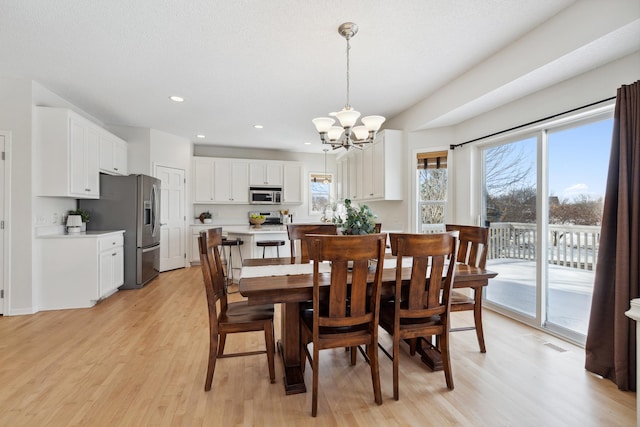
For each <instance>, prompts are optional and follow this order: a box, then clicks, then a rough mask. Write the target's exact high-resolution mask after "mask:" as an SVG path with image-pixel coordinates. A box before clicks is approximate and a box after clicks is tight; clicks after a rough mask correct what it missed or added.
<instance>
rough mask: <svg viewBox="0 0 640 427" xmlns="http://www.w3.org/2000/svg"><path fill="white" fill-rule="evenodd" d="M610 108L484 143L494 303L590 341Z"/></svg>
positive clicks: (489, 296)
mask: <svg viewBox="0 0 640 427" xmlns="http://www.w3.org/2000/svg"><path fill="white" fill-rule="evenodd" d="M610 116H611V113H610V112H607V113H602V114H599V115H597V116H592V117H588V118H584V119H581V120H573V121H570V122H568V121H565V122H564V123H562V124H556V125H554V126H548V127H540V128H538V129H536V130H535V131H532V132H531V133H530V134H528V135H525V136H523V137H520V138H514V139H512V140H504V141H500V142H495V143H494V144H493V145H486V146H484V147H483V148H482V149H481V152H482V161H483V186H484V195H483V216H484V221H485V224H486V225H487V226H488V227H489V228H490V244H489V256H488V261H487V268H489V269H491V270H494V271H497V272H498V273H499V274H498V277H496V279H493V280H492V281H491V283H490V286H488V287H487V289H486V291H485V301H486V303H487V305H489V306H492V307H493V308H495V309H497V310H499V311H502V312H504V313H506V314H509V315H511V316H513V317H516V318H519V319H521V320H523V321H525V322H527V323H530V324H532V325H534V326H538V327H542V328H546V329H549V330H551V331H553V332H554V333H557V334H560V335H562V336H564V337H566V338H568V339H571V340H572V341H575V342H578V343H581V342H584V339H585V335H586V330H587V325H588V320H589V310H590V306H591V295H592V287H593V278H594V270H595V261H596V257H597V252H598V243H599V237H600V218H601V213H602V204H603V198H604V188H605V185H606V173H607V167H608V159H609V150H610V145H611V129H612V119H611V118H610Z"/></svg>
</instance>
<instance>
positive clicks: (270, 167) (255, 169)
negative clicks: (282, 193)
mask: <svg viewBox="0 0 640 427" xmlns="http://www.w3.org/2000/svg"><path fill="white" fill-rule="evenodd" d="M282 174H283V168H282V163H281V162H268V161H258V162H256V161H251V163H249V185H274V186H275V185H277V186H282V184H283V176H282Z"/></svg>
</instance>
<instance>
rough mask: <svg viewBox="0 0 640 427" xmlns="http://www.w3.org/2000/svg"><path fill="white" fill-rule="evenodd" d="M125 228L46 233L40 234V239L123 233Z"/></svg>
mask: <svg viewBox="0 0 640 427" xmlns="http://www.w3.org/2000/svg"><path fill="white" fill-rule="evenodd" d="M124 232H125V231H124V230H113V231H96V230H92V231H82V232H80V233H64V234H45V235H43V236H38V238H39V239H82V238H88V237H90V238H95V237H104V236H109V235H112V234H122V233H124Z"/></svg>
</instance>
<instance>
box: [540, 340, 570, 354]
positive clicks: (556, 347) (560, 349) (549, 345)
mask: <svg viewBox="0 0 640 427" xmlns="http://www.w3.org/2000/svg"><path fill="white" fill-rule="evenodd" d="M544 345H546V346H547V347H549V348H552V349H554V350H555V351H558V352H560V353H564V352H566V351H567V350H565V349H564V348H562V347H560V346H557V345H555V344H551V343H550V342H546V343H544Z"/></svg>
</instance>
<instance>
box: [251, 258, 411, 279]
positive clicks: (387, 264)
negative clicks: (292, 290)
mask: <svg viewBox="0 0 640 427" xmlns="http://www.w3.org/2000/svg"><path fill="white" fill-rule="evenodd" d="M412 261H413V260H412V258H403V260H402V267H403V268H404V267H411V263H412ZM396 264H397V263H396V259H395V258H391V259H385V260H384V268H385V269H387V268H396ZM319 271H320V273H329V272H331V264H329V263H328V262H323V263H320V267H319ZM299 274H313V263H310V264H282V265H263V266H252V267H242V271H241V272H240V277H241V278H243V279H248V278H252V277H269V276H296V275H299Z"/></svg>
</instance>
